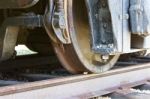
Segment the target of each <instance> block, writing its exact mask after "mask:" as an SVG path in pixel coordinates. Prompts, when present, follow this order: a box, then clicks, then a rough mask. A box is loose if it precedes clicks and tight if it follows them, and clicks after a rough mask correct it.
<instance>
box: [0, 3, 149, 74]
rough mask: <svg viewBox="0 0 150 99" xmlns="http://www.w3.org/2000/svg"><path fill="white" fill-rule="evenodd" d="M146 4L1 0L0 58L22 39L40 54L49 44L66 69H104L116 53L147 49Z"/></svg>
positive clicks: (4, 56) (114, 61)
mask: <svg viewBox="0 0 150 99" xmlns="http://www.w3.org/2000/svg"><path fill="white" fill-rule="evenodd" d="M149 5H150V1H149V0H0V9H1V11H0V12H1V14H2V15H3V16H2V17H1V27H0V40H1V41H0V42H1V44H0V55H1V56H0V60H1V61H3V60H7V59H9V58H10V57H11V56H12V55H13V53H14V47H15V45H16V44H19V43H20V42H21V43H24V44H26V45H27V46H28V47H29V48H31V49H33V50H36V51H38V52H39V53H43V52H47V53H44V54H48V53H50V51H49V50H51V49H52V48H53V49H54V51H55V53H56V55H57V56H58V58H59V60H60V62H61V63H62V64H63V66H64V67H65V68H66V69H67V70H69V71H70V72H73V73H81V72H94V73H100V72H104V71H107V70H109V69H111V68H112V67H113V65H114V64H115V63H116V62H117V60H118V59H119V56H120V55H122V54H127V53H135V52H145V51H146V50H148V49H149V48H150V44H149V42H150V13H149V11H150V7H149ZM24 31H26V32H24ZM37 35H39V36H37ZM29 41H30V43H28V42H29ZM35 41H36V43H34V42H35ZM43 41H44V42H43ZM41 42H42V46H44V47H41ZM50 43H51V44H52V47H51V46H50V45H51V44H50ZM41 49H42V50H41ZM143 55H144V54H143Z"/></svg>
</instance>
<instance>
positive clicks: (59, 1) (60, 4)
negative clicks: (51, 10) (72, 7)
mask: <svg viewBox="0 0 150 99" xmlns="http://www.w3.org/2000/svg"><path fill="white" fill-rule="evenodd" d="M56 12H58V13H63V12H64V0H56Z"/></svg>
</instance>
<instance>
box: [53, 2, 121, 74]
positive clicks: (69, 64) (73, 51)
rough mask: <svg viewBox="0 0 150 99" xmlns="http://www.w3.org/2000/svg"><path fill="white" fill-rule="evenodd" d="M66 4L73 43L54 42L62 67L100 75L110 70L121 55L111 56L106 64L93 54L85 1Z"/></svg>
mask: <svg viewBox="0 0 150 99" xmlns="http://www.w3.org/2000/svg"><path fill="white" fill-rule="evenodd" d="M66 2H67V3H66V4H67V5H66V6H65V7H66V8H65V9H66V12H67V13H65V14H66V16H67V21H68V27H69V28H68V30H69V31H68V33H69V34H70V37H71V41H72V43H71V44H67V45H65V44H63V43H62V42H59V43H54V42H53V46H54V49H55V52H56V54H57V56H58V58H59V60H60V61H61V63H62V65H63V66H64V67H65V68H66V69H67V70H69V71H70V72H72V73H83V72H94V73H100V72H104V71H107V70H109V69H110V68H112V67H113V65H114V64H115V63H116V61H117V60H118V58H119V56H120V55H115V56H110V58H109V59H108V60H107V61H106V62H104V61H103V59H101V55H100V54H95V53H93V52H92V51H91V47H90V42H89V41H90V37H89V36H90V32H89V27H88V19H87V18H88V16H87V14H86V7H85V2H84V1H83V0H82V1H79V0H76V1H74V0H66ZM79 2H80V3H79Z"/></svg>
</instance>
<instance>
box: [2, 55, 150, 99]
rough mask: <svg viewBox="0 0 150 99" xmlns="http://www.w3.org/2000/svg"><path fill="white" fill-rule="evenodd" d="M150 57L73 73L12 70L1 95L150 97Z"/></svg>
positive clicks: (17, 98)
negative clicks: (108, 68) (98, 70)
mask: <svg viewBox="0 0 150 99" xmlns="http://www.w3.org/2000/svg"><path fill="white" fill-rule="evenodd" d="M149 60H150V58H149V57H144V58H143V57H139V58H133V59H132V60H131V59H130V62H127V61H128V60H127V61H123V62H118V63H117V64H116V68H114V69H112V70H111V71H108V72H105V73H101V74H88V73H86V72H85V73H83V74H79V75H72V74H70V73H68V72H66V71H65V70H62V69H61V70H60V69H59V70H58V71H51V72H49V73H48V72H46V73H43V72H42V73H41V72H34V73H32V72H16V73H15V77H12V74H11V73H10V78H9V77H8V79H4V80H1V81H0V85H1V87H0V99H12V98H13V99H63V98H64V99H66V98H67V99H88V98H91V99H92V98H93V99H101V98H104V99H105V97H107V98H108V99H109V98H112V99H130V98H132V99H143V98H145V99H149V97H150V92H149V90H150V61H149ZM37 71H38V70H37ZM4 78H5V76H4ZM16 78H17V79H16ZM19 78H21V79H19ZM12 79H13V80H12ZM141 97H142V98H141Z"/></svg>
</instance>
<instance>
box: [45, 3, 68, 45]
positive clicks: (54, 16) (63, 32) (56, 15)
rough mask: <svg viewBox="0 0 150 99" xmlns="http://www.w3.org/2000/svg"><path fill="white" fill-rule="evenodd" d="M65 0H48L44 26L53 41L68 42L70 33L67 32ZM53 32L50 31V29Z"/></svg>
mask: <svg viewBox="0 0 150 99" xmlns="http://www.w3.org/2000/svg"><path fill="white" fill-rule="evenodd" d="M66 3H67V1H66V0H56V1H54V0H49V7H48V8H47V10H46V13H45V17H44V25H45V28H46V30H47V32H48V34H49V36H50V38H51V39H52V41H53V42H55V43H57V42H59V41H60V42H61V43H63V44H70V43H71V40H70V35H69V32H68V23H67V19H66V9H65V6H66ZM52 30H53V31H54V33H51V31H52Z"/></svg>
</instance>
